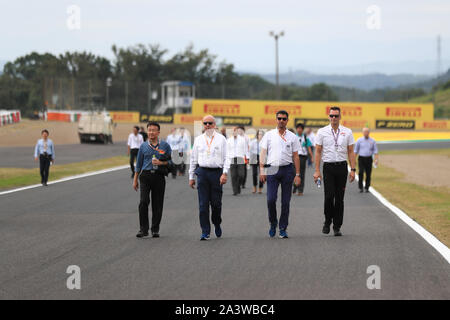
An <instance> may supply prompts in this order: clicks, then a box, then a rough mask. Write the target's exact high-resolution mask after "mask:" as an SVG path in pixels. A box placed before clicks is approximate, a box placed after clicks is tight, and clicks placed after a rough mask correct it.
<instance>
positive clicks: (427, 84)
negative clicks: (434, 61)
mask: <svg viewBox="0 0 450 320" xmlns="http://www.w3.org/2000/svg"><path fill="white" fill-rule="evenodd" d="M449 80H450V69H448V70H447V72H445V73H444V74H442V75H441V76H439V77H436V78H433V79H430V80H427V81H422V82H419V83H415V84H414V87H416V88H422V89H425V90H427V91H429V90H431V89H432V88H433V87H434V86H435V85H437V84H444V83H445V82H447V81H449ZM408 87H412V85H409V86H408Z"/></svg>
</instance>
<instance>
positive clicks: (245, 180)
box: [242, 164, 247, 188]
mask: <svg viewBox="0 0 450 320" xmlns="http://www.w3.org/2000/svg"><path fill="white" fill-rule="evenodd" d="M246 183H247V165H246V164H244V177H243V178H242V188H245V184H246Z"/></svg>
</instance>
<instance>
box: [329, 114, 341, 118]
mask: <svg viewBox="0 0 450 320" xmlns="http://www.w3.org/2000/svg"><path fill="white" fill-rule="evenodd" d="M329 116H330V118H339V114H330V115H329Z"/></svg>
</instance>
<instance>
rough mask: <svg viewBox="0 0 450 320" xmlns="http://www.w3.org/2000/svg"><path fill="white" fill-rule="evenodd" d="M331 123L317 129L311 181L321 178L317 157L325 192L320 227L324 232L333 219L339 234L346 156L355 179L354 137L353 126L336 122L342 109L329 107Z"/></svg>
mask: <svg viewBox="0 0 450 320" xmlns="http://www.w3.org/2000/svg"><path fill="white" fill-rule="evenodd" d="M329 119H330V124H329V125H328V126H326V127H323V128H321V129H319V131H318V132H317V136H316V157H315V166H316V171H315V173H314V181H315V182H317V180H318V179H319V178H322V176H321V174H320V160H322V161H323V184H324V192H325V207H324V213H325V222H324V225H323V228H322V232H323V233H324V234H328V233H330V225H331V223H333V231H334V235H335V236H342V233H341V231H340V229H341V226H342V222H343V219H344V193H345V186H346V183H347V175H348V169H347V159H348V160H349V161H350V168H351V171H350V176H349V181H350V182H353V180H355V171H356V169H355V166H356V158H355V153H354V151H353V146H354V144H355V140H354V138H353V133H352V130H350V129H349V128H346V127H344V126H342V125H340V124H339V121H340V120H341V109H340V108H339V107H331V108H330V112H329Z"/></svg>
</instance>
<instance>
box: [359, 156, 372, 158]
mask: <svg viewBox="0 0 450 320" xmlns="http://www.w3.org/2000/svg"><path fill="white" fill-rule="evenodd" d="M358 157H359V158H372V156H358Z"/></svg>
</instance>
